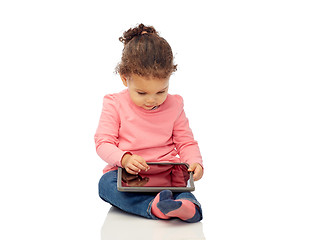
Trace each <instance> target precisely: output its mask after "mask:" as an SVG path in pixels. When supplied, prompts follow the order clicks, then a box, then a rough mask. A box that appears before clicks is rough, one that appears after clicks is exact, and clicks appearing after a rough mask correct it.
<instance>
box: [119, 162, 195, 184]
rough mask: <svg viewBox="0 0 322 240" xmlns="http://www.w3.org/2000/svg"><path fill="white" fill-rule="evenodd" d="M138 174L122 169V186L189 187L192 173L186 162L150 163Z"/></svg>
mask: <svg viewBox="0 0 322 240" xmlns="http://www.w3.org/2000/svg"><path fill="white" fill-rule="evenodd" d="M148 164H149V163H148ZM149 167H150V169H149V170H148V171H146V172H145V171H142V172H140V173H139V174H138V175H133V174H129V173H127V172H126V171H125V170H124V169H122V183H121V185H122V187H170V188H172V187H175V188H176V187H189V182H190V181H189V179H190V173H189V172H188V167H187V165H185V164H149Z"/></svg>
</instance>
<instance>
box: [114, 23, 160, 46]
mask: <svg viewBox="0 0 322 240" xmlns="http://www.w3.org/2000/svg"><path fill="white" fill-rule="evenodd" d="M146 34H147V35H150V34H156V35H158V32H157V31H156V30H155V29H154V27H152V26H145V25H144V24H142V23H141V24H140V25H139V26H137V27H135V28H130V29H129V30H127V31H125V32H124V33H123V36H122V37H120V38H119V40H120V41H121V42H122V43H124V45H125V44H127V43H128V42H129V41H131V40H132V39H133V38H134V37H136V36H142V35H146Z"/></svg>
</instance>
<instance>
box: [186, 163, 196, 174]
mask: <svg viewBox="0 0 322 240" xmlns="http://www.w3.org/2000/svg"><path fill="white" fill-rule="evenodd" d="M196 167H197V164H195V163H193V164H191V165H190V166H189V168H188V171H189V172H193V171H194V170H195V169H196Z"/></svg>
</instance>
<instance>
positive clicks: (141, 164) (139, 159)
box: [135, 156, 150, 171]
mask: <svg viewBox="0 0 322 240" xmlns="http://www.w3.org/2000/svg"><path fill="white" fill-rule="evenodd" d="M135 160H137V162H136V163H137V165H136V166H137V167H138V168H140V169H141V170H145V171H147V170H148V169H150V167H149V165H148V164H147V163H146V161H145V160H144V159H143V158H142V157H140V156H137V157H136V158H135Z"/></svg>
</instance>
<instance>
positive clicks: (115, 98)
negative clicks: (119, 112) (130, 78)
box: [103, 90, 126, 106]
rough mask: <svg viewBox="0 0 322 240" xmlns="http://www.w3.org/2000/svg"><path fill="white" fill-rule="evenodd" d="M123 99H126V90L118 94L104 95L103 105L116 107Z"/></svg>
mask: <svg viewBox="0 0 322 240" xmlns="http://www.w3.org/2000/svg"><path fill="white" fill-rule="evenodd" d="M125 98H126V90H123V91H121V92H118V93H110V94H106V95H105V96H104V100H103V102H104V104H105V105H114V106H117V105H119V103H120V102H122V100H123V99H125Z"/></svg>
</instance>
